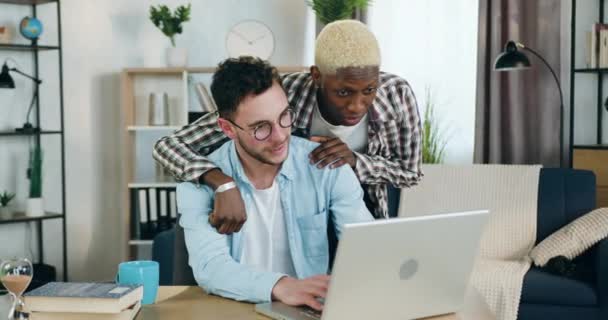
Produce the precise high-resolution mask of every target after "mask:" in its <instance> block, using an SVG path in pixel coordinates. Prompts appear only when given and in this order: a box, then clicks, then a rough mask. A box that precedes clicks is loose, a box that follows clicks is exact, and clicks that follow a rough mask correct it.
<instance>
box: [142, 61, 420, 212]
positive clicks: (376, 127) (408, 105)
mask: <svg viewBox="0 0 608 320" xmlns="http://www.w3.org/2000/svg"><path fill="white" fill-rule="evenodd" d="M283 87H284V88H285V91H286V92H287V99H288V100H289V102H290V104H291V105H292V106H293V108H294V110H295V113H296V120H295V123H294V128H293V134H294V135H298V136H302V137H306V138H307V137H308V136H309V132H310V125H311V122H312V114H313V110H314V108H315V107H316V106H317V99H316V92H317V87H316V86H315V84H314V82H313V81H312V77H311V76H310V74H309V73H292V74H287V75H285V76H283ZM368 115H369V116H368V119H369V121H368V134H369V137H368V146H367V150H366V152H365V153H358V152H354V154H355V157H356V158H357V164H356V166H355V168H354V171H355V173H356V174H357V177H358V178H359V181H360V182H361V184H363V187H364V189H365V191H366V194H367V196H368V197H369V201H370V202H371V203H372V205H373V206H374V208H373V210H372V213H373V214H374V216H375V217H376V218H387V217H388V196H387V190H386V185H387V184H392V185H393V186H395V187H397V188H403V187H410V186H413V185H416V184H417V183H418V181H419V180H420V178H421V176H422V171H421V165H420V164H421V160H422V155H421V150H422V142H421V134H422V130H421V126H420V116H419V114H418V106H417V103H416V97H415V96H414V92H413V91H412V88H411V87H410V85H409V84H408V83H407V81H405V80H404V79H403V78H400V77H398V76H396V75H392V74H388V73H384V72H381V73H380V84H379V86H378V89H377V93H376V99H375V100H374V102H373V105H372V106H371V107H370V109H369V111H368ZM227 139H228V138H227V137H226V136H225V135H224V133H223V132H222V131H221V129H220V128H219V126H218V125H217V116H216V115H215V114H214V113H209V114H206V115H205V116H203V117H201V118H200V119H198V120H196V121H195V122H193V123H191V124H189V125H187V126H185V127H183V128H182V129H180V130H178V131H176V132H175V133H174V134H173V135H171V136H167V137H164V138H161V139H160V140H159V141H158V142H157V143H156V144H155V146H154V151H153V156H154V158H155V159H156V161H158V162H159V163H160V164H161V165H163V166H164V167H165V168H166V169H168V170H169V171H170V172H171V173H172V174H173V175H174V176H175V177H176V178H177V179H178V180H182V181H197V180H198V179H199V177H200V176H201V175H202V174H204V173H205V172H207V171H208V170H210V169H213V168H216V166H215V165H214V164H213V163H212V162H210V161H209V160H208V159H207V158H206V157H205V156H204V155H207V154H209V153H210V152H212V151H213V150H215V149H216V148H217V147H219V146H220V145H222V144H223V143H224V142H225V141H226V140H227Z"/></svg>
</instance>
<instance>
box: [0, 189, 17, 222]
mask: <svg viewBox="0 0 608 320" xmlns="http://www.w3.org/2000/svg"><path fill="white" fill-rule="evenodd" d="M13 198H15V194H14V193H9V192H8V191H4V192H3V193H0V218H7V217H9V216H10V215H11V214H12V213H13V212H12V210H11V208H10V207H9V206H8V205H9V204H10V202H11V200H13Z"/></svg>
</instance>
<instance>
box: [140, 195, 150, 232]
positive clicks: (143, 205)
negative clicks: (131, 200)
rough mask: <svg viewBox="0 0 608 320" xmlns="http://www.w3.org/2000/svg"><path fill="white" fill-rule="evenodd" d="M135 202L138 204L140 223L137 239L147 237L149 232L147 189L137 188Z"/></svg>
mask: <svg viewBox="0 0 608 320" xmlns="http://www.w3.org/2000/svg"><path fill="white" fill-rule="evenodd" d="M137 203H138V204H139V210H138V213H139V225H140V237H139V239H147V238H149V235H150V234H151V230H150V226H149V224H148V214H149V210H148V191H147V190H146V189H138V190H137Z"/></svg>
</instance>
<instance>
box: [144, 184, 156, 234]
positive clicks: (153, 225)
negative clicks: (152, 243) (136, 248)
mask: <svg viewBox="0 0 608 320" xmlns="http://www.w3.org/2000/svg"><path fill="white" fill-rule="evenodd" d="M148 196H149V197H150V201H149V203H150V216H149V220H148V228H149V230H150V233H149V234H148V237H147V238H146V239H152V238H154V235H155V234H156V232H157V229H158V207H159V206H158V197H157V189H156V188H149V189H148Z"/></svg>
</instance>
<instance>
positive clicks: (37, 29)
mask: <svg viewBox="0 0 608 320" xmlns="http://www.w3.org/2000/svg"><path fill="white" fill-rule="evenodd" d="M19 32H21V35H22V36H24V37H25V38H27V39H30V40H36V39H38V37H40V34H41V33H42V22H40V20H38V19H36V18H34V17H25V18H23V19H22V20H21V23H20V24H19Z"/></svg>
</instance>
